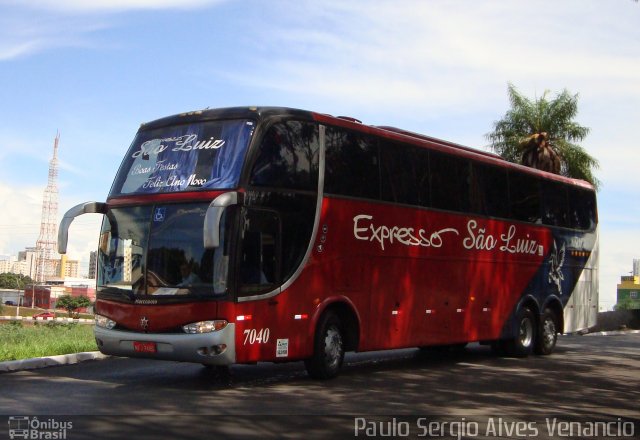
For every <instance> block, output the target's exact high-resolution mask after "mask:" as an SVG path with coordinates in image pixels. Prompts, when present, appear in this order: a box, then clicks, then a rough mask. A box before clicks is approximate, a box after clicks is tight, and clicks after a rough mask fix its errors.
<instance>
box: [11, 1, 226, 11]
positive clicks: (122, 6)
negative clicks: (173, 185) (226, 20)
mask: <svg viewBox="0 0 640 440" xmlns="http://www.w3.org/2000/svg"><path fill="white" fill-rule="evenodd" d="M222 1H224V0H4V1H0V5H1V4H5V5H10V6H20V7H22V8H29V9H36V10H49V11H58V12H65V13H87V12H120V11H129V10H136V9H156V10H157V9H191V8H198V7H203V6H208V5H213V4H217V3H221V2H222Z"/></svg>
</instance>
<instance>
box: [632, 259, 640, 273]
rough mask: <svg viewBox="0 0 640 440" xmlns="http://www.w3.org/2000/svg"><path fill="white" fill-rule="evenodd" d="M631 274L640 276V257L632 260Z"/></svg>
mask: <svg viewBox="0 0 640 440" xmlns="http://www.w3.org/2000/svg"><path fill="white" fill-rule="evenodd" d="M633 275H634V276H637V277H640V259H634V260H633Z"/></svg>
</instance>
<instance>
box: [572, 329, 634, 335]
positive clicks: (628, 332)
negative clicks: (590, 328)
mask: <svg viewBox="0 0 640 440" xmlns="http://www.w3.org/2000/svg"><path fill="white" fill-rule="evenodd" d="M638 333H640V330H611V331H604V332H595V333H587V334H585V335H584V336H619V335H635V334H638Z"/></svg>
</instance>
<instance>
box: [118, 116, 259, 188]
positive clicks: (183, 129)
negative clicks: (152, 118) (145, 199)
mask: <svg viewBox="0 0 640 440" xmlns="http://www.w3.org/2000/svg"><path fill="white" fill-rule="evenodd" d="M254 126H255V123H254V122H253V121H250V120H221V121H204V122H197V123H191V124H182V125H172V126H168V127H161V128H154V129H149V130H145V129H142V130H141V131H139V132H138V135H137V136H136V138H135V139H134V141H133V143H132V144H131V147H130V148H129V151H128V153H127V155H126V156H125V159H124V161H123V163H122V165H121V166H120V170H119V171H118V175H117V176H116V179H115V182H114V185H113V187H112V189H111V196H119V195H129V194H154V193H168V192H179V191H194V190H202V189H230V188H235V187H236V186H237V185H238V179H239V177H240V172H241V170H242V164H243V162H244V158H245V153H246V151H247V147H248V145H249V141H250V140H251V135H252V134H253V129H254Z"/></svg>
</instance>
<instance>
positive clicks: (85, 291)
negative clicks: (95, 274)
mask: <svg viewBox="0 0 640 440" xmlns="http://www.w3.org/2000/svg"><path fill="white" fill-rule="evenodd" d="M63 295H71V296H86V297H87V298H89V300H90V301H91V302H95V300H96V286H95V281H94V280H89V279H84V278H64V279H63V278H60V279H52V280H51V282H49V283H47V284H46V285H34V286H27V287H25V289H24V305H25V306H27V307H39V308H42V309H55V308H56V303H57V302H58V298H60V297H61V296H63ZM81 311H86V310H81Z"/></svg>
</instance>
